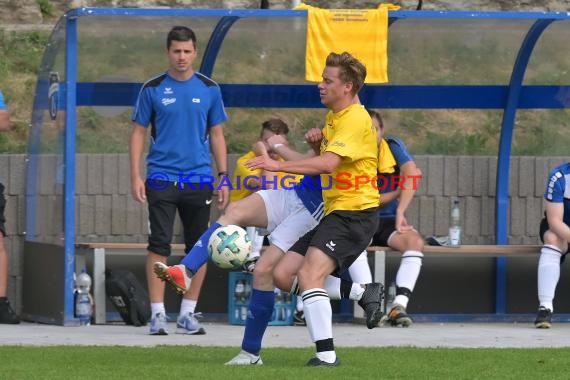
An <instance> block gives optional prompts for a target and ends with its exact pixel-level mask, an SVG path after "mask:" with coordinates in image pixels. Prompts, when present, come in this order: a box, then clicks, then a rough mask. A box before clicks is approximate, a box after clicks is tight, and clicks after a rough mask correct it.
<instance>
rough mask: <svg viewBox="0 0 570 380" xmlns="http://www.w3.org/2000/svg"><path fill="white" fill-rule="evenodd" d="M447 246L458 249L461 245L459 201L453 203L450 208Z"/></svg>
mask: <svg viewBox="0 0 570 380" xmlns="http://www.w3.org/2000/svg"><path fill="white" fill-rule="evenodd" d="M449 245H450V246H451V247H459V246H460V245H461V211H459V200H457V199H456V200H454V201H453V206H452V207H451V223H450V225H449Z"/></svg>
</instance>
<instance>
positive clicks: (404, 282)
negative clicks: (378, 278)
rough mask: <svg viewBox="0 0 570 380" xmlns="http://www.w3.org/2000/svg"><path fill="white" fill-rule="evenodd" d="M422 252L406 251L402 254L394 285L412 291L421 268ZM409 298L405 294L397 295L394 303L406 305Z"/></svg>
mask: <svg viewBox="0 0 570 380" xmlns="http://www.w3.org/2000/svg"><path fill="white" fill-rule="evenodd" d="M423 256H424V255H423V253H421V252H420V251H411V250H410V251H406V252H404V254H403V255H402V260H401V261H400V267H399V268H398V273H397V274H396V286H397V287H399V288H406V289H408V290H409V291H410V292H413V291H414V287H415V286H416V281H417V280H418V277H419V275H420V270H421V268H422V257H423ZM408 301H409V298H408V297H407V296H405V295H402V294H400V295H397V296H396V298H395V299H394V303H397V304H398V305H402V306H403V307H408Z"/></svg>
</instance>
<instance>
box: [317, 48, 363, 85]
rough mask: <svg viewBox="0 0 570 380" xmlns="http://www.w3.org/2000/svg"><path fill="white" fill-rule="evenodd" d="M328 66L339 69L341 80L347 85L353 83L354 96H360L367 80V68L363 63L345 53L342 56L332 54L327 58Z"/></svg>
mask: <svg viewBox="0 0 570 380" xmlns="http://www.w3.org/2000/svg"><path fill="white" fill-rule="evenodd" d="M326 65H327V66H330V67H338V68H339V69H340V70H339V78H340V79H341V80H342V81H343V82H345V83H347V82H351V83H352V94H353V95H356V94H358V91H360V89H361V88H362V86H363V85H364V80H365V79H366V67H365V66H364V65H363V64H362V62H360V61H359V60H358V59H356V58H354V57H353V56H352V55H350V53H348V52H346V51H345V52H343V53H341V54H338V53H330V54H329V55H328V57H327V60H326Z"/></svg>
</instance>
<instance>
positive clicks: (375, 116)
mask: <svg viewBox="0 0 570 380" xmlns="http://www.w3.org/2000/svg"><path fill="white" fill-rule="evenodd" d="M366 111H367V112H368V114H369V115H370V117H371V118H372V119H376V120H378V125H379V126H380V128H384V122H383V121H382V116H380V113H379V112H378V111H374V110H371V109H370V108H366Z"/></svg>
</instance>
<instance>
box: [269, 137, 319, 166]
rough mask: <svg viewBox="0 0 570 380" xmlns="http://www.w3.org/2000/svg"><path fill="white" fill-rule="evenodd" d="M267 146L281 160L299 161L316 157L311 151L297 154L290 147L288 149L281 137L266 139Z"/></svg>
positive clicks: (287, 144) (285, 140) (283, 138)
mask: <svg viewBox="0 0 570 380" xmlns="http://www.w3.org/2000/svg"><path fill="white" fill-rule="evenodd" d="M267 144H268V145H269V146H270V147H271V150H272V151H273V152H275V153H277V154H278V155H279V157H281V158H282V159H284V160H286V161H292V160H301V159H303V158H308V157H314V156H316V154H315V152H314V151H313V149H311V150H309V151H308V152H307V153H300V152H297V151H295V150H293V149H291V147H289V142H288V141H287V139H286V138H285V137H284V136H283V135H273V136H271V137H270V138H268V139H267Z"/></svg>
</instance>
